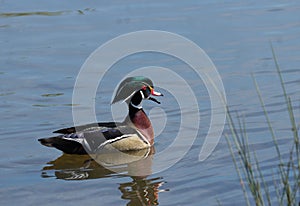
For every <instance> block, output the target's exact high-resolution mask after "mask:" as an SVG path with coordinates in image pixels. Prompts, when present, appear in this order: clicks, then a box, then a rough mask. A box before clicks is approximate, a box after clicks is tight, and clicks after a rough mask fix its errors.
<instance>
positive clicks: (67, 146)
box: [38, 135, 87, 154]
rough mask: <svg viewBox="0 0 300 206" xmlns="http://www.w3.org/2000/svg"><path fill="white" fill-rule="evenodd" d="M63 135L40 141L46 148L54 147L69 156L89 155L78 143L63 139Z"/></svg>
mask: <svg viewBox="0 0 300 206" xmlns="http://www.w3.org/2000/svg"><path fill="white" fill-rule="evenodd" d="M62 137H63V135H60V136H56V137H48V138H40V139H38V141H39V142H40V143H41V144H42V145H44V146H46V147H54V148H56V149H58V150H61V151H62V152H64V153H67V154H87V153H86V151H85V149H84V148H83V146H82V145H81V144H80V143H79V142H76V141H72V140H67V139H64V138H62Z"/></svg>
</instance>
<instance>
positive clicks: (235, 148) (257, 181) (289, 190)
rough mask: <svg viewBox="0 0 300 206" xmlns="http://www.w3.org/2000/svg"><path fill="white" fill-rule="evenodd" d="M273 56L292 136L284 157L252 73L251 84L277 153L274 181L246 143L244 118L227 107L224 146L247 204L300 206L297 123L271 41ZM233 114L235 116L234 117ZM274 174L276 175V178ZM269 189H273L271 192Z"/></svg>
mask: <svg viewBox="0 0 300 206" xmlns="http://www.w3.org/2000/svg"><path fill="white" fill-rule="evenodd" d="M271 49H272V55H273V59H274V63H275V66H276V71H277V75H278V77H279V79H280V85H281V88H282V92H283V98H284V99H285V104H286V108H287V112H288V115H289V119H290V125H291V130H292V135H291V137H292V138H293V141H292V142H293V143H292V145H291V149H290V151H289V158H288V159H287V160H286V159H284V158H283V154H282V152H281V150H280V145H279V144H278V137H277V136H276V130H275V128H274V127H273V126H272V123H271V121H270V118H269V113H268V111H267V109H266V106H265V102H264V100H263V97H262V94H261V90H260V88H259V85H258V83H257V81H256V79H255V76H254V75H252V79H253V83H254V86H255V89H256V92H257V95H258V98H259V101H260V105H261V107H262V110H263V112H264V117H265V120H266V124H267V125H268V129H269V132H270V136H271V138H272V142H273V145H274V148H275V150H276V155H277V165H276V171H275V173H274V174H273V182H271V183H270V181H266V179H267V178H266V177H265V176H264V173H263V171H262V169H261V167H260V162H259V159H258V158H257V155H256V152H255V150H251V149H250V147H249V142H248V139H249V138H248V133H247V127H246V123H245V117H242V118H241V117H239V116H238V115H234V114H233V112H231V111H230V109H229V107H228V106H227V119H228V125H229V128H230V133H231V134H230V135H226V141H227V145H228V147H229V150H230V153H231V156H232V160H233V163H234V166H235V170H236V172H237V174H238V178H239V181H240V182H241V185H242V190H243V194H244V197H245V201H246V204H247V205H252V204H251V203H253V202H254V203H255V205H257V206H264V205H273V204H274V205H289V206H290V205H298V204H299V205H300V203H299V199H297V194H299V192H300V191H299V184H300V169H299V168H300V167H299V166H300V147H299V133H298V129H299V128H297V123H296V120H295V115H294V109H293V105H292V101H291V98H290V97H289V96H288V94H287V91H286V88H285V84H284V80H283V76H282V72H281V70H280V66H279V64H278V61H277V58H276V55H275V51H274V48H273V46H272V44H271ZM233 115H234V117H236V118H235V119H234V118H233ZM276 177H277V178H276ZM270 191H272V192H270Z"/></svg>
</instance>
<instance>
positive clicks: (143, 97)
mask: <svg viewBox="0 0 300 206" xmlns="http://www.w3.org/2000/svg"><path fill="white" fill-rule="evenodd" d="M140 93H141V95H142V99H145V96H144V93H143V92H142V91H140Z"/></svg>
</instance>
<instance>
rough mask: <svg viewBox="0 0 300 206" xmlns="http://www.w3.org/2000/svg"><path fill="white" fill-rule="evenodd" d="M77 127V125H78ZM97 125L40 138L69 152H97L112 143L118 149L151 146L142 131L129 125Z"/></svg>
mask: <svg viewBox="0 0 300 206" xmlns="http://www.w3.org/2000/svg"><path fill="white" fill-rule="evenodd" d="M76 128H77V127H76ZM96 128H97V127H95V128H93V129H91V128H88V129H85V130H84V129H83V130H82V132H76V133H70V134H62V135H59V136H55V137H50V138H41V139H38V141H40V143H41V144H43V145H45V146H48V147H54V148H56V149H58V150H61V151H63V152H64V153H67V154H87V153H89V154H91V153H97V152H99V151H100V149H102V148H106V147H107V146H109V145H112V146H113V147H115V148H116V149H118V150H124V151H125V150H132V149H142V148H145V147H148V146H149V143H148V142H147V140H145V139H144V138H143V137H142V136H141V134H140V133H138V132H137V131H136V130H135V129H134V128H131V127H128V126H119V127H113V128H109V127H98V129H96Z"/></svg>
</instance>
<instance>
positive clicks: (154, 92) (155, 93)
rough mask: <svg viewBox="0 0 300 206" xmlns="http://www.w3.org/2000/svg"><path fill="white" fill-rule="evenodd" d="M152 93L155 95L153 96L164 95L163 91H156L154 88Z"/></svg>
mask: <svg viewBox="0 0 300 206" xmlns="http://www.w3.org/2000/svg"><path fill="white" fill-rule="evenodd" d="M151 95H153V96H164V95H163V94H162V93H160V92H156V91H154V89H152V90H151Z"/></svg>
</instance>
